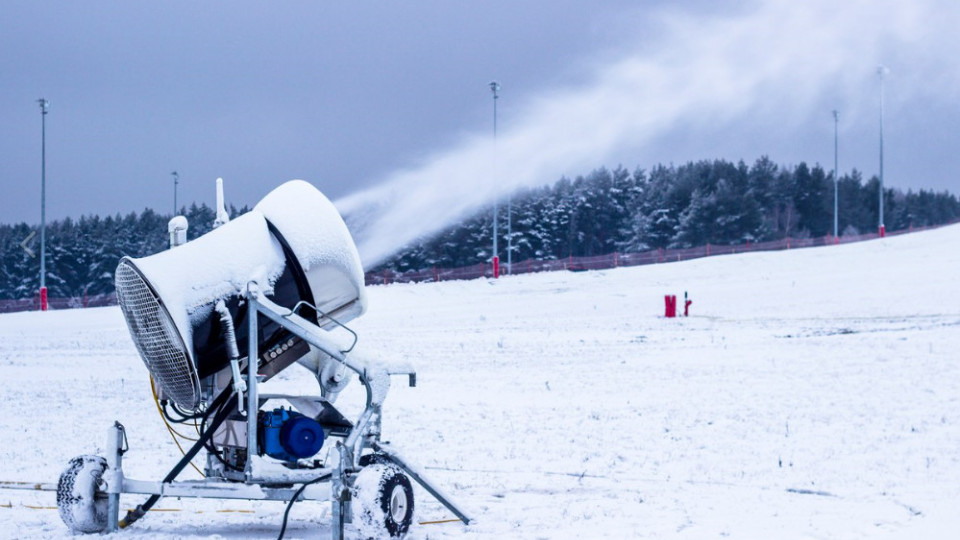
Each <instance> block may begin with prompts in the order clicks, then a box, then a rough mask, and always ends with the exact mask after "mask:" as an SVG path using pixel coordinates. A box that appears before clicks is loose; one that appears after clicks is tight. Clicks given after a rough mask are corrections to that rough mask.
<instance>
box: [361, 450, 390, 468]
mask: <svg viewBox="0 0 960 540" xmlns="http://www.w3.org/2000/svg"><path fill="white" fill-rule="evenodd" d="M368 465H393V460H391V459H390V457H389V456H387V455H386V454H381V453H379V452H374V453H373V454H364V455H362V456H360V466H361V467H366V466H368Z"/></svg>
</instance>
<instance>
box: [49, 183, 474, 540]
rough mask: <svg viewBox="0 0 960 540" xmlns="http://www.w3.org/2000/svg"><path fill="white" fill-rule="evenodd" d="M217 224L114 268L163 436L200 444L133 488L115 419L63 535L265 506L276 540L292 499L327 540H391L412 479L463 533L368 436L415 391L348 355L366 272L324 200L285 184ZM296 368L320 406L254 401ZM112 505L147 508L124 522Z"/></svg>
mask: <svg viewBox="0 0 960 540" xmlns="http://www.w3.org/2000/svg"><path fill="white" fill-rule="evenodd" d="M218 189H219V185H218ZM218 195H219V191H218ZM218 198H222V197H218ZM218 223H219V224H220V225H219V226H217V227H216V228H215V229H214V230H212V231H210V232H208V233H207V234H205V235H203V236H201V237H199V238H197V239H195V240H192V241H189V242H186V243H183V244H178V245H174V246H172V247H171V248H170V250H168V251H165V252H162V253H158V254H155V255H151V256H148V257H143V258H130V257H124V258H123V259H121V261H120V264H119V266H118V267H117V272H116V288H117V297H118V300H119V304H120V310H121V312H122V313H123V316H124V318H125V320H126V322H127V326H128V329H129V330H130V336H131V338H132V339H133V342H134V345H135V346H136V349H137V351H138V352H139V355H140V358H141V360H142V361H143V363H144V365H146V368H147V371H148V372H149V375H150V378H151V382H152V383H153V385H154V388H155V391H154V396H153V397H154V399H155V400H156V401H157V408H158V409H159V410H160V411H161V413H162V414H163V421H164V422H165V423H166V424H167V425H166V427H167V428H168V429H167V430H168V431H169V432H170V434H171V436H173V437H175V438H176V437H177V436H178V432H177V430H175V429H173V428H171V426H170V424H172V423H186V424H188V425H189V426H190V428H191V431H192V430H193V427H196V429H197V432H198V437H197V438H196V439H185V441H189V442H187V443H186V444H187V447H185V448H187V450H186V451H184V452H183V456H182V459H180V460H179V461H178V462H177V463H176V464H175V465H174V466H173V468H172V469H171V470H170V472H169V473H168V474H167V475H166V476H165V477H164V478H163V479H162V480H160V481H145V480H135V479H133V478H131V477H129V476H127V474H126V473H125V471H124V470H123V466H122V464H123V455H124V454H125V453H127V452H128V451H130V446H131V445H130V444H129V442H128V441H129V439H128V437H127V431H126V428H125V427H124V426H123V425H122V424H120V423H119V422H114V423H113V425H112V426H111V427H110V428H109V429H108V431H107V444H106V455H105V456H94V455H85V456H79V457H77V458H74V459H73V460H71V461H70V462H69V465H68V466H67V469H66V470H65V471H64V472H63V474H62V475H61V476H60V481H59V484H58V486H57V488H58V489H57V506H58V508H59V510H60V516H61V518H62V519H63V521H64V522H65V523H66V524H67V526H68V527H69V528H70V529H71V530H72V531H73V532H82V533H93V532H114V531H117V530H118V529H120V528H125V527H129V526H131V525H133V524H134V523H135V522H136V521H138V520H140V519H141V518H143V517H144V516H145V515H146V513H147V512H148V511H149V510H150V509H151V508H152V507H153V506H154V504H156V502H157V501H158V500H159V499H160V498H161V497H164V496H166V497H178V498H180V497H195V498H216V499H251V500H273V501H282V502H285V503H286V504H287V511H286V512H279V513H278V516H280V515H282V516H283V519H282V523H281V524H279V527H280V537H282V536H283V534H284V531H285V529H286V521H287V516H288V515H289V508H290V506H291V505H292V504H293V503H294V502H296V501H329V502H330V504H331V505H332V512H331V514H330V516H331V525H330V534H331V537H332V538H333V539H334V540H342V539H343V538H345V535H349V534H351V532H353V533H355V534H356V535H359V536H361V537H363V538H368V537H377V538H401V537H403V536H404V535H405V534H406V533H407V531H408V529H409V528H410V526H411V524H412V522H413V513H414V500H413V488H412V482H416V483H418V484H420V485H421V486H422V487H423V488H424V489H425V491H426V492H427V493H429V494H430V495H432V496H433V497H434V498H436V499H437V500H438V501H439V502H440V503H441V504H443V505H444V506H446V507H447V508H448V509H449V510H450V511H451V512H453V513H454V514H455V515H456V516H457V517H458V518H459V519H460V520H461V521H462V522H463V523H464V524H467V523H469V522H470V519H469V518H468V517H467V515H466V514H465V513H464V512H463V511H462V510H460V509H459V508H458V507H457V506H456V505H455V504H453V502H451V500H450V498H449V497H448V496H446V495H444V494H443V493H442V492H441V491H440V489H439V488H438V487H437V486H435V485H434V484H432V483H431V482H429V481H428V480H427V479H426V478H424V476H423V475H422V474H421V473H420V472H419V471H418V469H416V468H414V467H413V466H412V465H411V464H410V462H409V461H408V460H407V458H406V457H404V456H402V455H401V454H400V453H399V452H398V451H397V450H396V449H394V448H393V447H392V446H391V445H389V444H387V443H385V442H383V441H381V440H380V434H381V432H382V426H381V417H382V407H383V403H384V400H385V399H386V395H387V392H388V391H389V389H390V380H391V377H393V376H404V377H406V380H407V382H408V384H409V386H415V383H416V372H415V371H414V370H413V368H412V367H410V366H409V365H407V364H404V363H396V362H390V361H386V360H383V359H381V356H383V355H380V354H377V355H376V356H366V355H365V354H363V353H361V352H359V351H358V350H355V349H356V345H357V342H358V340H359V336H358V335H357V333H356V332H355V331H353V330H352V329H351V328H349V327H348V326H347V324H348V323H350V322H351V321H353V320H354V319H356V318H357V317H359V316H361V315H362V314H363V313H364V311H365V310H366V306H367V301H366V293H365V291H364V275H363V267H362V266H361V264H360V257H359V255H358V254H357V249H356V246H355V245H354V243H353V239H352V238H351V236H350V233H349V231H348V230H347V226H346V225H345V224H344V221H343V219H342V218H341V217H340V214H339V213H338V212H337V210H336V208H335V207H334V206H333V204H332V203H331V202H330V201H329V200H328V199H327V198H326V197H325V196H324V195H323V194H322V193H320V192H319V191H318V190H317V189H316V188H314V187H313V186H311V185H310V184H308V183H307V182H304V181H301V180H294V181H291V182H287V183H285V184H283V185H281V186H279V187H278V188H276V189H274V190H273V191H271V192H270V193H269V194H268V195H267V196H266V197H264V198H263V200H261V201H260V203H258V204H257V205H256V207H254V209H253V210H251V211H249V212H247V213H246V214H244V215H242V216H240V217H238V218H236V219H233V220H228V219H226V215H225V212H224V219H218ZM295 364H296V365H300V366H302V367H305V368H307V369H308V370H309V371H310V372H311V373H312V375H313V376H314V377H315V378H316V380H317V383H318V385H319V393H318V394H308V395H303V394H298V395H290V394H283V393H268V392H267V391H265V390H269V389H270V384H272V383H269V381H270V379H272V378H273V377H274V376H275V375H277V374H278V373H280V372H281V371H283V370H285V369H286V368H288V367H290V366H292V365H295ZM351 375H355V376H356V379H358V380H359V381H360V383H361V384H362V387H363V391H364V392H365V394H366V399H365V405H364V407H363V410H362V412H361V413H360V414H359V416H358V417H356V418H354V419H352V420H351V419H350V418H348V417H347V416H346V415H345V414H344V413H343V412H341V410H340V409H339V408H338V407H337V406H336V405H335V403H336V400H337V398H338V396H339V394H340V393H341V392H342V391H346V389H347V387H348V383H349V382H350V381H351V380H352V379H353V377H352V376H351ZM268 383H269V384H268ZM261 386H262V387H263V388H261ZM179 444H180V443H179V442H178V445H179ZM201 452H204V454H205V456H206V461H205V465H204V468H203V476H204V478H203V479H202V480H182V481H181V480H177V476H178V475H179V474H180V472H182V471H183V469H184V468H186V466H187V465H194V467H196V468H197V470H198V471H199V470H200V469H199V467H197V465H196V464H194V463H193V460H194V459H195V458H196V457H197V456H198V455H202V454H201ZM178 457H179V456H178ZM121 494H142V495H145V496H148V498H147V499H146V501H145V502H144V503H142V504H140V505H138V506H137V507H136V508H134V509H133V510H130V511H128V512H127V513H126V515H125V516H124V517H123V518H122V519H121V517H120V495H121ZM278 521H279V518H278ZM347 524H352V525H351V526H348V525H347ZM351 527H353V529H354V530H353V531H351Z"/></svg>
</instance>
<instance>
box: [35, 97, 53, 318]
mask: <svg viewBox="0 0 960 540" xmlns="http://www.w3.org/2000/svg"><path fill="white" fill-rule="evenodd" d="M37 103H39V104H40V311H46V310H47V109H49V108H50V102H49V101H47V100H46V99H44V98H40V99H38V100H37Z"/></svg>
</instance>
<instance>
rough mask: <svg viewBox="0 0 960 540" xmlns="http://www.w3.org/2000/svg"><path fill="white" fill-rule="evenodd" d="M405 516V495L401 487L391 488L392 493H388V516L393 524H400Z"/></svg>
mask: <svg viewBox="0 0 960 540" xmlns="http://www.w3.org/2000/svg"><path fill="white" fill-rule="evenodd" d="M406 515H407V494H406V492H404V490H403V486H400V485H396V486H393V491H391V492H390V516H391V517H392V518H393V520H394V521H395V522H397V523H400V522H401V521H403V518H404V517H406Z"/></svg>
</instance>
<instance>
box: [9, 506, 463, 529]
mask: <svg viewBox="0 0 960 540" xmlns="http://www.w3.org/2000/svg"><path fill="white" fill-rule="evenodd" d="M20 507H21V508H29V509H30V510H57V507H56V506H34V505H31V504H23V503H20ZM0 508H13V503H7V504H0ZM127 511H130V512H132V511H133V508H128V509H127ZM150 512H187V513H190V512H191V510H184V509H183V508H151V509H150ZM206 512H214V513H217V514H256V513H257V511H256V510H241V509H237V508H221V509H219V510H193V511H192V513H194V514H204V513H206ZM458 521H460V520H459V519H441V520H438V521H420V522H418V524H419V525H440V524H442V523H456V522H458Z"/></svg>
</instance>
